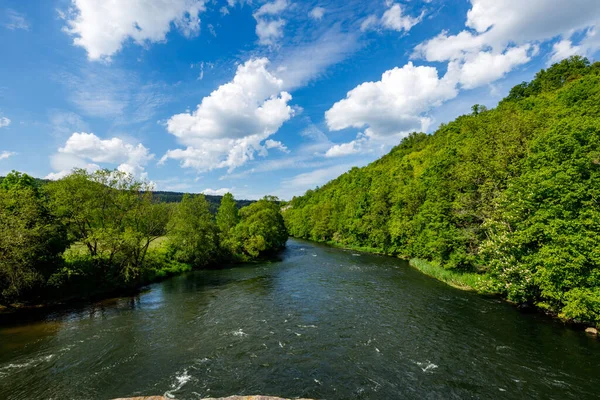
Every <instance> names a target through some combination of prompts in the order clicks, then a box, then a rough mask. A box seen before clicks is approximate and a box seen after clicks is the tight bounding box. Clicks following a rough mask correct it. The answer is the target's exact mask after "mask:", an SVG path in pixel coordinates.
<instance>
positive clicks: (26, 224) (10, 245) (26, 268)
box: [0, 171, 67, 305]
mask: <svg viewBox="0 0 600 400" xmlns="http://www.w3.org/2000/svg"><path fill="white" fill-rule="evenodd" d="M66 246H67V237H66V230H65V228H64V226H62V225H61V224H60V223H59V221H58V220H57V219H56V218H55V217H54V216H53V215H52V214H51V213H50V211H49V210H48V207H47V199H46V197H45V196H44V195H43V194H42V193H41V192H40V190H39V188H38V187H37V186H36V185H35V182H34V180H33V178H31V177H30V176H28V175H26V174H21V173H18V172H14V171H13V172H12V173H10V174H9V175H8V176H7V177H6V178H5V179H4V181H3V182H2V185H1V186H0V303H1V304H5V305H9V304H11V303H12V302H15V301H23V300H26V299H31V298H32V297H34V296H35V295H36V294H37V295H39V294H40V293H39V289H41V288H43V286H44V284H45V283H46V281H47V280H48V278H49V277H50V276H51V275H52V274H53V273H54V272H55V271H56V270H57V269H58V267H59V266H60V261H61V260H60V255H61V253H62V252H63V251H64V250H65V248H66ZM35 290H37V293H35Z"/></svg>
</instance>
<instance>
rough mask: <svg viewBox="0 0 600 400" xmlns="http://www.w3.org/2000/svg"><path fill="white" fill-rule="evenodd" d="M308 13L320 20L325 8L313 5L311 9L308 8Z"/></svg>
mask: <svg viewBox="0 0 600 400" xmlns="http://www.w3.org/2000/svg"><path fill="white" fill-rule="evenodd" d="M308 15H309V16H310V17H311V18H312V19H314V20H316V21H320V20H322V19H323V17H324V16H325V9H324V8H323V7H315V8H313V9H312V10H310V13H309V14H308Z"/></svg>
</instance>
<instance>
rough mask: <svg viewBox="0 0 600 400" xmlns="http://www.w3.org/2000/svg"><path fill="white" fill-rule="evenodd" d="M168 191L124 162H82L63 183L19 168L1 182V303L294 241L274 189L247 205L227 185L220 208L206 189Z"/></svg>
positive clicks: (55, 296)
mask: <svg viewBox="0 0 600 400" xmlns="http://www.w3.org/2000/svg"><path fill="white" fill-rule="evenodd" d="M159 200H160V197H159V196H155V194H154V193H153V191H152V186H151V185H150V184H149V183H147V182H144V181H138V180H136V179H135V178H134V177H133V176H131V175H129V174H125V173H122V172H119V171H109V170H100V171H96V172H94V173H88V172H86V171H85V170H74V171H73V173H72V174H71V175H69V176H67V177H65V178H63V179H60V180H58V181H55V182H41V181H40V180H36V179H34V178H32V177H30V176H28V175H26V174H22V173H19V172H12V173H11V174H9V175H8V176H6V177H5V178H4V179H3V180H2V181H1V182H0V305H3V306H5V307H14V306H15V305H20V304H39V303H45V302H52V301H63V300H67V299H70V298H82V297H83V298H85V297H90V296H93V295H98V294H104V293H108V292H114V291H117V290H124V289H135V288H138V287H140V286H141V285H144V284H146V283H149V282H152V281H156V280H158V279H160V278H162V277H165V276H168V275H172V274H175V273H179V272H183V271H189V270H191V269H192V268H200V267H212V266H217V265H222V264H224V263H235V262H245V261H250V260H253V259H257V258H262V257H265V256H269V255H270V254H272V253H274V252H276V251H277V250H279V249H280V248H282V247H283V246H285V242H286V240H287V231H286V228H285V225H284V221H283V217H282V216H281V213H280V209H279V208H280V207H279V202H278V201H277V199H275V198H271V197H265V198H264V199H262V200H259V201H257V202H252V203H251V204H249V205H248V206H246V207H242V208H241V209H239V208H238V205H237V204H236V201H235V199H234V198H233V196H232V195H231V194H227V195H225V196H224V197H223V198H222V200H221V201H220V205H219V206H218V210H216V212H213V211H212V208H213V207H211V204H210V203H209V201H208V200H207V199H206V197H205V196H204V195H187V194H186V195H183V196H182V197H181V200H180V202H178V203H167V202H164V201H159Z"/></svg>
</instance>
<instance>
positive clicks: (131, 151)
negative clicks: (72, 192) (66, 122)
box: [48, 132, 154, 179]
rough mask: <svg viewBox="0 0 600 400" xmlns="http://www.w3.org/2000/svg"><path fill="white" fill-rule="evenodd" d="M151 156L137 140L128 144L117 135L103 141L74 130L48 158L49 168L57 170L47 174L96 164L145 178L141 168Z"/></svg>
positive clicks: (59, 173)
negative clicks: (111, 166) (109, 165)
mask: <svg viewBox="0 0 600 400" xmlns="http://www.w3.org/2000/svg"><path fill="white" fill-rule="evenodd" d="M153 158H154V155H153V154H150V151H149V150H148V149H147V148H146V147H144V145H142V144H141V143H138V144H132V143H128V142H126V141H124V140H123V139H120V138H111V139H104V140H103V139H100V138H99V137H98V136H96V135H94V134H93V133H85V132H81V133H77V132H76V133H73V134H72V135H71V137H69V139H67V141H66V143H65V145H64V146H63V147H61V148H59V149H58V153H56V154H55V155H53V156H52V157H51V160H50V161H51V165H52V167H53V169H54V170H56V171H59V172H55V173H53V174H51V175H52V176H53V177H62V176H65V175H68V173H69V171H70V170H71V169H73V168H85V169H88V170H96V169H99V168H100V167H99V165H98V164H112V165H118V167H117V169H118V170H119V171H123V172H127V173H131V174H133V175H135V176H138V177H145V173H144V167H145V165H146V164H147V163H148V162H149V161H150V160H152V159H153ZM48 179H51V178H48Z"/></svg>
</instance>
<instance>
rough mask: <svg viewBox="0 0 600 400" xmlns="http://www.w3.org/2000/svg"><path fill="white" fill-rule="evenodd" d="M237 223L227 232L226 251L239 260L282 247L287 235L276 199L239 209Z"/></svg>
mask: <svg viewBox="0 0 600 400" xmlns="http://www.w3.org/2000/svg"><path fill="white" fill-rule="evenodd" d="M240 217H241V220H240V222H239V223H238V224H237V225H236V226H235V228H233V230H232V233H231V244H230V250H231V252H232V253H233V255H234V257H235V258H237V259H240V260H250V259H252V258H256V257H260V256H262V255H265V254H268V253H272V252H274V251H277V250H279V249H281V248H283V247H284V246H285V243H286V242H287V238H288V233H287V230H286V228H285V223H284V221H283V217H282V215H281V212H280V209H279V204H278V200H277V198H275V197H270V196H266V197H265V198H263V199H261V200H259V201H257V202H256V203H253V204H251V205H249V206H248V207H244V208H242V209H241V210H240Z"/></svg>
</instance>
